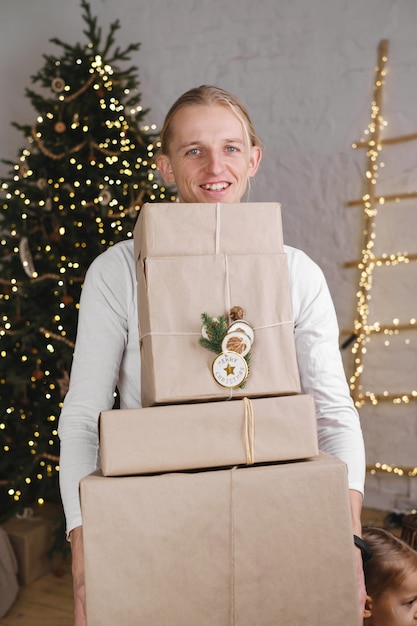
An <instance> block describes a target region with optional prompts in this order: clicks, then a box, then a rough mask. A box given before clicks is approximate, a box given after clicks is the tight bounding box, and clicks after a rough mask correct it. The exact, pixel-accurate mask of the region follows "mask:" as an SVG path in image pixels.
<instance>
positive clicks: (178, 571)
mask: <svg viewBox="0 0 417 626" xmlns="http://www.w3.org/2000/svg"><path fill="white" fill-rule="evenodd" d="M80 489H81V505H82V513H83V529H84V530H83V533H84V554H85V575H86V611H87V623H88V626H113V625H114V624H123V626H149V625H150V624H152V625H155V626H162V625H165V624H170V626H196V624H198V626H213V624H216V626H254V625H255V624H256V626H276V625H277V624H293V625H296V626H298V625H299V626H304V625H305V624H309V626H334V625H335V624H343V625H344V626H359V624H360V623H361V622H360V620H359V610H358V598H357V586H356V576H355V554H354V546H353V537H352V527H351V520H350V507H349V497H348V487H347V471H346V467H345V465H344V464H343V463H341V462H340V461H338V460H337V459H335V458H333V457H329V456H324V455H319V456H318V457H316V458H315V459H312V460H308V461H301V462H294V463H283V464H271V465H258V466H254V467H245V468H233V469H228V470H225V469H221V470H211V471H200V472H183V473H167V474H158V475H148V476H134V477H123V478H121V477H115V478H109V477H103V476H101V475H99V474H98V473H96V474H93V475H90V476H89V477H87V478H85V479H83V480H82V481H81V486H80Z"/></svg>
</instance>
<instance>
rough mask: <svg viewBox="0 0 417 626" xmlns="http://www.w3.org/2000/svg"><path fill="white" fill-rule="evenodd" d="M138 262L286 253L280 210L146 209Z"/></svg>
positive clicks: (248, 205)
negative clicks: (206, 256)
mask: <svg viewBox="0 0 417 626" xmlns="http://www.w3.org/2000/svg"><path fill="white" fill-rule="evenodd" d="M134 240H135V250H136V258H139V256H140V257H141V258H142V259H145V258H147V257H148V256H184V255H186V256H189V255H191V256H196V255H199V254H223V253H226V252H227V254H276V253H277V252H282V250H283V241H282V224H281V206H280V204H278V203H276V202H240V203H237V204H233V203H231V204H220V203H219V204H216V203H212V204H211V203H208V204H195V203H176V204H173V203H172V202H169V203H152V204H144V205H143V207H142V208H141V211H140V214H139V217H138V220H137V222H136V225H135V229H134Z"/></svg>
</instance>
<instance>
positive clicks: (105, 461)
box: [99, 395, 318, 476]
mask: <svg viewBox="0 0 417 626" xmlns="http://www.w3.org/2000/svg"><path fill="white" fill-rule="evenodd" d="M99 429H100V466H101V471H102V473H103V475H104V476H123V475H129V474H143V473H150V472H162V471H171V470H184V469H197V468H201V469H202V468H209V467H221V466H226V465H241V464H245V463H264V462H269V461H288V460H295V459H306V458H309V457H313V456H315V455H317V454H318V443H317V422H316V415H315V405H314V399H313V398H312V396H310V395H297V396H283V397H277V398H258V399H255V400H248V399H242V400H233V401H227V402H202V403H199V404H182V405H167V406H160V407H151V408H146V409H126V410H124V409H115V410H112V411H103V412H102V413H101V415H100V421H99Z"/></svg>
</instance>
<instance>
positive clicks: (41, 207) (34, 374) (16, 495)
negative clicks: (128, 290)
mask: <svg viewBox="0 0 417 626" xmlns="http://www.w3.org/2000/svg"><path fill="white" fill-rule="evenodd" d="M83 6H84V8H85V5H83ZM84 17H85V19H86V21H87V26H88V28H87V31H84V33H86V34H89V35H90V38H91V41H90V42H89V43H88V44H87V46H80V45H77V46H75V47H74V48H71V46H67V45H65V44H64V45H63V55H62V58H61V59H53V58H52V57H50V56H48V57H45V58H46V64H45V66H44V69H43V70H41V71H40V72H39V74H38V80H39V81H40V83H41V84H42V86H43V87H44V88H47V87H48V85H49V86H50V87H51V90H52V96H51V97H48V98H44V97H43V96H41V95H39V94H35V93H34V92H32V91H30V97H31V99H32V104H34V106H35V109H36V110H37V111H38V113H37V117H36V122H35V123H34V124H31V125H29V126H27V127H26V126H25V127H22V130H23V131H24V134H25V137H26V139H27V145H26V146H25V148H24V149H23V150H21V152H20V154H19V156H18V162H17V163H14V164H13V165H11V173H10V176H9V179H8V180H4V181H2V182H1V186H0V191H1V199H2V209H3V213H2V215H3V220H2V233H1V238H0V251H1V257H2V276H1V277H0V312H1V313H0V341H1V346H0V408H1V415H2V416H3V417H2V418H0V419H1V423H0V447H1V450H2V454H1V455H0V477H1V479H0V485H1V486H2V488H3V487H5V488H6V492H7V493H8V495H9V497H10V500H11V501H12V502H13V503H16V505H19V504H20V505H21V504H22V503H25V504H26V502H27V499H28V497H30V494H33V493H35V494H36V496H35V497H36V500H37V502H38V503H43V502H44V501H45V499H46V496H45V493H46V490H47V485H48V484H50V481H52V480H55V483H56V484H57V481H56V478H57V472H58V471H59V457H58V454H57V451H58V448H59V446H58V433H57V428H56V424H57V419H58V417H57V416H58V415H59V413H60V410H61V408H62V404H63V398H64V396H65V394H66V392H67V390H68V383H69V369H70V365H71V361H72V353H73V349H74V340H75V330H76V320H77V312H78V309H79V296H80V291H81V289H82V284H83V281H84V274H85V271H86V269H87V267H88V266H89V264H90V263H91V261H92V260H93V258H95V257H96V256H97V255H98V254H99V253H100V252H102V251H104V250H105V249H107V248H108V247H110V246H113V245H115V244H116V243H118V242H119V241H121V240H124V239H126V238H131V237H132V236H133V235H132V231H133V226H134V223H135V219H136V217H137V215H138V212H139V210H140V208H141V206H142V204H143V202H148V201H152V200H162V199H163V200H164V201H175V200H176V197H175V194H174V193H173V192H172V191H171V190H169V189H166V188H165V187H164V185H163V184H159V183H158V182H157V180H156V177H155V167H156V166H155V163H154V157H155V146H158V143H157V137H156V126H155V125H153V124H152V125H143V119H142V118H143V116H144V115H145V114H146V111H145V110H144V109H143V108H142V106H141V105H140V104H139V99H140V97H139V94H138V92H137V89H138V81H137V79H136V75H135V68H134V67H133V66H132V67H131V68H130V69H128V70H125V71H120V70H119V68H117V70H116V67H117V62H118V61H119V62H124V61H126V59H128V58H129V53H130V52H132V51H134V50H137V49H138V47H139V44H133V45H131V46H129V47H127V49H126V50H120V49H119V48H116V49H115V50H113V52H112V53H111V52H110V49H111V47H112V46H113V43H114V33H115V31H116V30H117V28H118V22H115V24H113V25H112V26H111V33H110V34H109V36H108V38H107V40H106V41H105V42H104V46H103V49H104V50H105V51H106V52H105V53H104V52H103V53H102V52H100V51H99V47H100V39H101V29H99V28H98V27H97V25H96V19H95V18H92V17H91V15H90V13H89V10H86V13H85V16H84ZM58 45H61V44H60V43H59V42H58ZM106 56H108V57H110V56H111V57H112V63H110V62H108V60H107V59H106V58H105V57H106ZM116 397H117V396H116V395H115V398H116ZM6 403H7V404H6ZM19 429H20V430H19ZM11 467H13V470H10V468H11ZM7 506H9V505H8V504H7ZM5 508H6V507H4V508H3V509H2V511H1V512H0V518H1V517H2V516H3V515H4V510H5ZM0 521H1V520H0Z"/></svg>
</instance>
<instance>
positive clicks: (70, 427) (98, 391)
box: [58, 240, 365, 532]
mask: <svg viewBox="0 0 417 626" xmlns="http://www.w3.org/2000/svg"><path fill="white" fill-rule="evenodd" d="M284 251H285V252H286V253H287V255H288V268H289V282H290V290H291V298H292V308H293V316H294V334H295V344H296V352H297V359H298V365H299V370H300V378H301V386H302V392H303V393H308V394H311V395H312V396H313V397H314V399H315V403H316V415H317V430H318V441H319V448H320V450H322V451H323V452H327V453H329V454H333V455H335V456H336V457H338V458H339V459H341V460H342V461H343V462H344V463H346V465H347V468H348V480H349V488H350V489H355V490H357V491H360V492H361V493H363V489H364V480H365V454H364V444H363V437H362V431H361V427H360V421H359V416H358V413H357V411H356V409H355V407H354V404H353V402H352V399H351V397H350V394H349V389H348V385H347V382H346V377H345V373H344V369H343V365H342V360H341V355H340V351H339V346H338V340H339V329H338V324H337V319H336V314H335V310H334V306H333V302H332V299H331V296H330V293H329V290H328V287H327V284H326V281H325V278H324V275H323V273H322V271H321V269H320V268H319V267H318V265H316V264H315V263H314V262H313V261H312V260H311V259H310V258H309V257H308V256H307V255H306V254H305V253H304V252H302V251H300V250H297V249H295V248H292V247H289V246H284ZM140 366H141V363H140V352H139V335H138V312H137V288H136V274H135V260H134V248H133V240H127V241H124V242H121V243H118V244H116V245H115V246H113V247H111V248H109V249H108V250H107V251H106V252H104V253H103V254H101V255H100V256H99V257H97V259H95V261H94V262H93V263H92V264H91V266H90V268H89V270H88V272H87V275H86V278H85V283H84V287H83V290H82V295H81V301H80V311H79V320H78V331H77V340H76V347H75V351H74V359H73V364H72V369H71V378H70V387H69V391H68V393H67V395H66V397H65V401H64V406H63V409H62V412H61V416H60V420H59V429H58V432H59V437H60V440H61V458H60V488H61V497H62V502H63V506H64V511H65V515H66V521H67V532H69V531H71V530H72V529H73V528H75V527H76V526H79V525H81V524H82V517H81V510H80V501H79V491H78V488H79V482H80V480H81V478H83V477H84V476H86V475H88V474H90V473H91V472H92V471H94V470H95V469H97V467H98V418H99V415H100V412H101V411H104V410H109V409H111V408H112V407H113V404H114V391H115V388H116V386H117V388H118V390H119V394H120V406H121V408H124V409H128V408H138V407H140V406H141V390H140V378H141V377H140Z"/></svg>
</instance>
